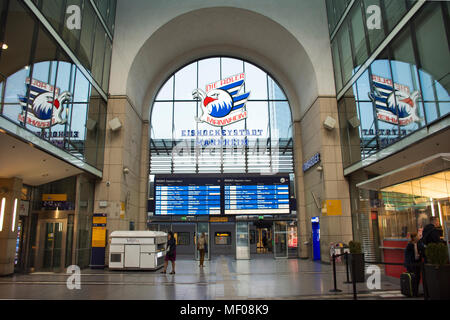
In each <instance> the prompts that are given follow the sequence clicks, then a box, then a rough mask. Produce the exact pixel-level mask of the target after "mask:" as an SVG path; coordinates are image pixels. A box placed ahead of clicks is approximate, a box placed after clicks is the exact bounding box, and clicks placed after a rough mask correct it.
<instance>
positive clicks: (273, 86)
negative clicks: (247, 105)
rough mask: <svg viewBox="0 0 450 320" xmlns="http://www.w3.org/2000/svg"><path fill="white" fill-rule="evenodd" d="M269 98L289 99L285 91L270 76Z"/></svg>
mask: <svg viewBox="0 0 450 320" xmlns="http://www.w3.org/2000/svg"><path fill="white" fill-rule="evenodd" d="M250 98H251V97H250ZM269 100H287V98H286V96H285V95H284V93H283V90H282V89H281V88H280V86H279V85H278V84H277V83H276V82H275V80H273V79H272V78H271V77H270V76H269Z"/></svg>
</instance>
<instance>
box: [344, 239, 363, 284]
mask: <svg viewBox="0 0 450 320" xmlns="http://www.w3.org/2000/svg"><path fill="white" fill-rule="evenodd" d="M348 246H349V249H350V254H349V255H348V263H349V266H350V275H351V277H352V281H353V266H355V272H354V274H355V281H356V282H364V281H365V280H366V277H365V269H364V254H363V253H362V249H361V243H359V242H356V241H350V242H349V244H348Z"/></svg>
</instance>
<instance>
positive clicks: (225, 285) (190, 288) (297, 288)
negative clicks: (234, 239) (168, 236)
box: [0, 256, 423, 300]
mask: <svg viewBox="0 0 450 320" xmlns="http://www.w3.org/2000/svg"><path fill="white" fill-rule="evenodd" d="M332 270H333V269H332V266H330V265H326V264H321V263H316V262H312V261H307V260H299V259H288V260H275V259H273V258H270V257H255V258H254V259H252V260H238V261H236V260H235V259H234V258H233V257H226V256H219V257H214V258H212V260H211V261H205V267H204V268H203V269H201V268H199V266H198V262H196V261H194V260H190V259H188V258H183V257H179V258H178V260H177V261H176V274H175V275H171V274H169V273H167V274H161V273H160V272H161V270H158V271H154V272H150V271H142V272H137V271H128V272H124V271H108V270H91V269H85V270H82V275H81V289H79V290H69V289H68V288H67V279H68V278H69V275H67V274H64V273H33V274H26V275H22V274H16V275H13V276H8V277H2V278H0V299H43V300H47V299H50V300H52V299H58V300H60V299H82V300H100V299H101V300H103V299H106V300H109V299H113V300H117V299H118V300H233V299H239V300H242V299H291V300H294V299H352V298H353V295H352V292H353V291H352V285H351V284H344V283H343V282H344V281H345V280H346V271H345V265H338V266H337V287H338V289H340V290H342V292H339V293H331V292H330V289H333V287H334V285H333V272H332ZM170 271H171V267H170V266H169V268H168V272H170ZM381 279H382V281H381V290H374V291H371V290H369V289H368V288H367V285H366V284H365V283H358V285H357V289H358V299H402V298H403V296H402V295H401V294H400V286H399V283H400V281H399V280H398V279H391V278H387V277H385V276H383V275H382V277H381ZM422 299H423V298H422Z"/></svg>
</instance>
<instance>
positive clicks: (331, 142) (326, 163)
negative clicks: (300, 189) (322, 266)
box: [300, 97, 352, 262]
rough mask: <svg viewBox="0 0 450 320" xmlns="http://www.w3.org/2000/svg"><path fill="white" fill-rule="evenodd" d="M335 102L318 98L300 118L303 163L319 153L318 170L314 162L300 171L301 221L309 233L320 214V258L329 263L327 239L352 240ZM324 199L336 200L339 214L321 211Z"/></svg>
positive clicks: (334, 100) (329, 98)
mask: <svg viewBox="0 0 450 320" xmlns="http://www.w3.org/2000/svg"><path fill="white" fill-rule="evenodd" d="M328 116H330V117H332V118H334V119H335V120H336V126H335V128H334V129H332V130H327V129H326V128H325V127H324V126H323V123H324V121H325V119H326V118H327V117H328ZM338 119H339V118H338V112H337V101H336V98H334V97H318V98H317V100H316V101H315V102H314V104H313V105H312V106H311V108H310V109H309V110H308V111H307V113H306V114H305V115H304V116H303V118H302V119H301V121H300V127H301V132H302V137H301V138H302V151H303V160H302V163H303V162H306V161H307V160H309V159H310V158H311V157H312V156H314V155H315V154H316V153H317V152H320V155H321V163H320V165H321V167H322V168H323V170H322V171H318V170H317V167H318V165H316V166H314V167H313V168H311V169H310V170H308V171H307V172H305V173H304V177H303V182H304V186H305V192H304V195H305V206H306V214H305V223H306V229H307V230H308V233H309V234H310V233H311V222H310V221H311V220H310V219H311V218H312V217H315V216H319V217H320V235H321V236H320V243H321V260H322V261H324V262H329V261H330V257H329V252H330V250H329V249H330V243H331V242H338V241H343V242H347V243H348V242H349V241H350V240H351V239H352V221H351V210H350V195H349V186H348V183H347V181H346V180H345V178H344V172H343V165H342V151H341V141H340V132H339V122H338ZM326 200H340V201H341V203H342V215H340V216H329V215H328V214H327V213H325V212H322V206H323V203H324V201H326Z"/></svg>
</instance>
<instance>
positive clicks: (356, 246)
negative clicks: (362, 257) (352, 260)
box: [348, 241, 362, 253]
mask: <svg viewBox="0 0 450 320" xmlns="http://www.w3.org/2000/svg"><path fill="white" fill-rule="evenodd" d="M348 247H349V248H350V253H362V249H361V243H359V242H357V241H350V242H349V243H348Z"/></svg>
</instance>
